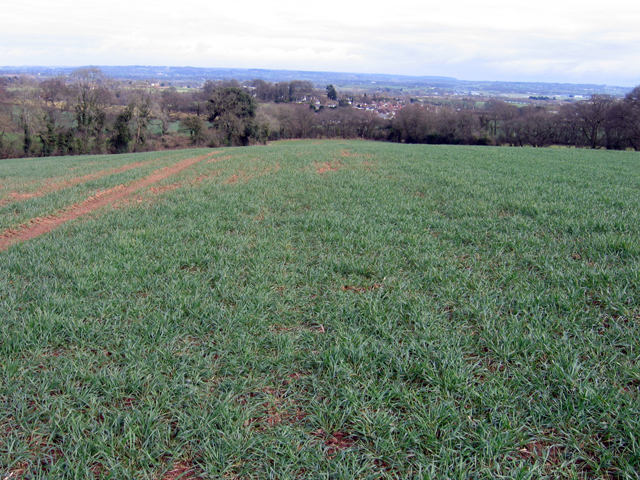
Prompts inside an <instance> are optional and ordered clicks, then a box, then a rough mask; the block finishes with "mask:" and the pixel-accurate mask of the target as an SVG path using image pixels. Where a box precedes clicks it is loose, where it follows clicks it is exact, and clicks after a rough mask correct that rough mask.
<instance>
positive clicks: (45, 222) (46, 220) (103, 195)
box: [0, 152, 220, 252]
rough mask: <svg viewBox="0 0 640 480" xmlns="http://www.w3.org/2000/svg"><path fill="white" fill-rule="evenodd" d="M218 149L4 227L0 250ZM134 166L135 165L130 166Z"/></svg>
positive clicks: (166, 174) (134, 189) (180, 169)
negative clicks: (12, 227) (23, 221)
mask: <svg viewBox="0 0 640 480" xmlns="http://www.w3.org/2000/svg"><path fill="white" fill-rule="evenodd" d="M218 153H220V152H215V153H213V154H210V153H209V154H206V155H201V156H199V157H193V158H188V159H186V160H182V161H180V162H178V163H176V164H174V165H172V166H169V167H164V168H161V169H160V170H157V171H155V172H153V173H152V174H150V175H148V176H147V177H145V178H142V179H140V180H136V181H134V182H133V183H131V184H129V185H118V186H117V187H113V188H109V189H107V190H103V191H101V192H98V193H97V194H95V195H94V196H92V197H89V198H88V199H86V200H85V201H83V202H81V203H77V204H73V205H71V206H69V207H67V208H65V209H64V210H61V211H60V212H59V213H57V214H54V215H49V216H47V217H36V218H34V219H32V220H31V221H30V222H29V223H27V224H24V225H22V226H20V227H18V228H15V229H9V230H5V231H4V232H2V233H0V252H1V251H3V250H6V249H7V248H9V246H10V245H12V244H13V243H16V242H23V241H25V240H29V239H31V238H34V237H38V236H40V235H42V234H45V233H47V232H50V231H51V230H53V229H54V228H56V227H58V226H60V225H62V224H64V223H67V222H68V221H70V220H74V219H76V218H78V217H80V216H82V215H85V214H87V213H91V212H93V211H94V210H97V209H99V208H101V207H104V206H106V205H109V204H111V203H113V202H115V201H118V200H122V199H124V198H125V197H126V196H128V195H130V194H132V193H133V192H135V191H136V190H139V189H141V188H144V187H147V186H149V185H153V184H154V183H157V182H160V181H162V180H164V179H165V178H169V177H171V176H172V175H176V174H177V173H179V172H181V171H182V170H185V169H186V168H189V167H191V166H192V165H195V164H196V163H199V162H201V161H202V160H205V159H208V158H211V157H213V156H214V155H217V154H218ZM132 168H134V167H132Z"/></svg>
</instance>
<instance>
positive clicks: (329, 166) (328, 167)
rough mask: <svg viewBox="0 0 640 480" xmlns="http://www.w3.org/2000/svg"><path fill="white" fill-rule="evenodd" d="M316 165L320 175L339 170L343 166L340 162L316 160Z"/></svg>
mask: <svg viewBox="0 0 640 480" xmlns="http://www.w3.org/2000/svg"><path fill="white" fill-rule="evenodd" d="M315 165H316V171H317V172H318V173H319V174H320V175H322V174H323V173H326V172H335V171H336V170H339V169H340V167H341V166H342V164H341V163H340V162H324V163H317V162H316V164H315Z"/></svg>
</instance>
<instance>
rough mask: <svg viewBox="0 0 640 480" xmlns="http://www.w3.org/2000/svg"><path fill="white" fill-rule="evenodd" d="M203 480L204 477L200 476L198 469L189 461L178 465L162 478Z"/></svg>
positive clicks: (168, 479) (170, 479)
mask: <svg viewBox="0 0 640 480" xmlns="http://www.w3.org/2000/svg"><path fill="white" fill-rule="evenodd" d="M201 478H203V477H202V476H201V475H200V474H199V472H198V468H196V467H194V466H193V465H192V464H191V463H190V462H187V461H182V462H179V463H176V464H175V465H174V466H173V468H172V469H171V470H170V471H168V472H167V473H165V474H164V475H163V476H162V480H199V479H201Z"/></svg>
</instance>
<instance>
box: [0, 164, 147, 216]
mask: <svg viewBox="0 0 640 480" xmlns="http://www.w3.org/2000/svg"><path fill="white" fill-rule="evenodd" d="M156 160H157V159H156ZM156 160H149V161H147V162H135V163H130V164H128V165H123V166H122V167H118V168H111V169H109V170H102V171H100V172H95V173H90V174H88V175H84V176H82V177H76V178H72V179H69V180H64V181H62V182H55V183H50V184H48V185H44V186H43V187H42V188H40V189H38V190H36V191H35V192H30V193H19V192H11V193H10V194H9V197H7V198H4V199H2V200H0V207H3V206H4V205H7V204H8V203H11V202H16V201H18V202H20V201H23V200H28V199H29V198H37V197H42V196H44V195H46V194H48V193H52V192H57V191H58V190H62V189H64V188H68V187H72V186H74V185H78V184H80V183H85V182H88V181H89V180H96V179H98V178H101V177H106V176H107V175H114V174H116V173H122V172H126V171H128V170H133V169H134V168H138V167H142V166H143V165H148V164H149V163H152V162H155V161H156Z"/></svg>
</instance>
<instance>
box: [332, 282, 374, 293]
mask: <svg viewBox="0 0 640 480" xmlns="http://www.w3.org/2000/svg"><path fill="white" fill-rule="evenodd" d="M381 288H382V285H381V284H379V283H374V284H373V285H371V286H370V287H361V286H355V285H343V286H342V287H340V289H341V290H342V291H343V292H355V293H365V292H372V291H374V290H380V289H381Z"/></svg>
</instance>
